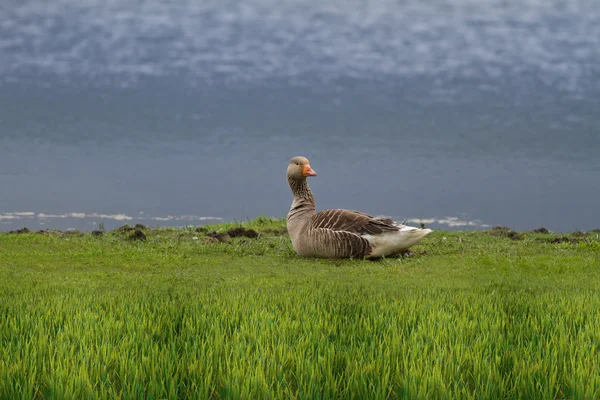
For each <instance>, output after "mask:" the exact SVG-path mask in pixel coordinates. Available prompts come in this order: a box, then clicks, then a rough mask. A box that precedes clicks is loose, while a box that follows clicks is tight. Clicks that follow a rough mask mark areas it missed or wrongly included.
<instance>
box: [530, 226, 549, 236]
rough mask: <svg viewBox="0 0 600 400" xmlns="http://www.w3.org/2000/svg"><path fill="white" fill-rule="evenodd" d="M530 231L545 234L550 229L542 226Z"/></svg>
mask: <svg viewBox="0 0 600 400" xmlns="http://www.w3.org/2000/svg"><path fill="white" fill-rule="evenodd" d="M532 232H533V233H542V234H544V235H547V234H548V233H550V231H549V230H548V229H546V228H544V227H541V228H537V229H534V230H533V231H532Z"/></svg>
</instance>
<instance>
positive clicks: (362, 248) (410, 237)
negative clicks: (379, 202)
mask: <svg viewBox="0 0 600 400" xmlns="http://www.w3.org/2000/svg"><path fill="white" fill-rule="evenodd" d="M309 176H317V173H316V172H315V171H314V170H313V169H312V168H311V166H310V163H309V161H308V159H307V158H306V157H301V156H298V157H294V158H292V159H291V160H290V164H289V165H288V168H287V180H288V183H289V185H290V189H292V194H293V195H294V200H293V202H292V206H291V207H290V211H289V213H288V215H287V229H288V232H289V235H290V238H291V239H292V245H293V247H294V250H295V251H296V253H297V254H298V255H300V256H304V257H320V258H380V257H386V256H391V255H397V254H401V253H404V252H406V251H407V250H408V248H409V247H411V246H413V245H415V244H417V243H418V242H420V241H421V239H423V238H424V237H425V236H427V235H428V234H429V233H431V232H432V230H431V229H419V228H415V227H412V226H407V225H398V224H395V223H394V221H392V220H391V219H389V218H377V217H373V216H371V215H368V214H364V213H362V212H359V211H352V210H341V209H332V210H324V211H320V212H316V208H315V198H314V197H313V194H312V192H311V190H310V187H309V186H308V183H307V181H306V178H307V177H309Z"/></svg>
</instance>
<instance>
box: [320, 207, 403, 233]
mask: <svg viewBox="0 0 600 400" xmlns="http://www.w3.org/2000/svg"><path fill="white" fill-rule="evenodd" d="M320 228H323V229H328V230H331V231H335V232H349V233H354V234H357V235H365V234H370V235H380V234H382V233H385V232H393V231H398V230H399V228H398V227H397V226H395V225H394V223H393V221H392V220H391V219H389V218H375V217H372V216H371V215H368V214H364V213H361V212H359V211H352V210H341V209H333V210H324V211H321V212H318V213H317V214H315V215H313V216H312V217H311V219H310V221H309V229H320Z"/></svg>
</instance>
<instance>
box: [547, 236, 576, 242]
mask: <svg viewBox="0 0 600 400" xmlns="http://www.w3.org/2000/svg"><path fill="white" fill-rule="evenodd" d="M550 243H553V244H558V243H571V244H577V243H579V240H578V239H570V238H568V237H566V236H562V237H557V238H554V239H552V240H551V241H550Z"/></svg>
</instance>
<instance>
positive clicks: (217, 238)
mask: <svg viewBox="0 0 600 400" xmlns="http://www.w3.org/2000/svg"><path fill="white" fill-rule="evenodd" d="M207 236H208V237H209V238H211V239H214V240H213V241H212V242H213V243H218V242H227V241H228V240H229V235H228V234H226V233H219V232H209V233H208V235H207Z"/></svg>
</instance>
